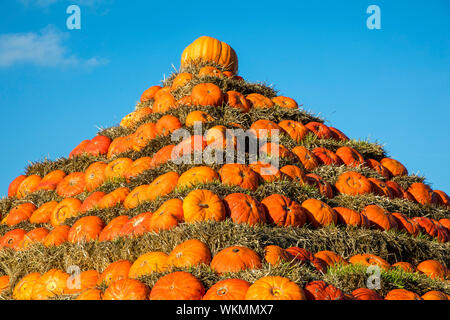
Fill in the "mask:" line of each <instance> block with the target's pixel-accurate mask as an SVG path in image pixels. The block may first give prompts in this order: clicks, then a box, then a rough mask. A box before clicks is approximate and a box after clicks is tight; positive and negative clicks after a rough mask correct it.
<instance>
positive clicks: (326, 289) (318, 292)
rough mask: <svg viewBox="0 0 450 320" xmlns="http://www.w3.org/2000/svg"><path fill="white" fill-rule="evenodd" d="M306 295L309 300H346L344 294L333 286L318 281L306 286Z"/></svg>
mask: <svg viewBox="0 0 450 320" xmlns="http://www.w3.org/2000/svg"><path fill="white" fill-rule="evenodd" d="M305 295H306V298H307V299H308V300H344V299H345V296H344V293H343V292H342V291H341V290H340V289H338V288H336V287H335V286H333V285H331V284H327V283H325V282H324V281H321V280H317V281H312V282H309V283H307V284H306V286H305Z"/></svg>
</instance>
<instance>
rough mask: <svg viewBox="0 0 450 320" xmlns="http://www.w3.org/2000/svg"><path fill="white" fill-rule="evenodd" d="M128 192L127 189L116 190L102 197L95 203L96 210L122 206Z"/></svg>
mask: <svg viewBox="0 0 450 320" xmlns="http://www.w3.org/2000/svg"><path fill="white" fill-rule="evenodd" d="M129 193H130V190H129V189H128V188H127V187H122V188H118V189H116V190H114V191H112V192H110V193H108V194H107V195H105V196H103V197H102V198H101V200H100V201H99V202H98V203H97V206H98V208H100V209H106V208H112V207H114V206H117V205H120V204H122V203H123V202H124V201H125V199H126V198H127V196H128V194H129Z"/></svg>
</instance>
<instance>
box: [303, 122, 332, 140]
mask: <svg viewBox="0 0 450 320" xmlns="http://www.w3.org/2000/svg"><path fill="white" fill-rule="evenodd" d="M305 127H307V128H308V129H309V131H311V132H313V133H314V134H315V135H316V136H317V138H319V139H332V138H333V132H332V131H331V130H330V129H328V127H327V126H326V125H324V124H323V123H320V122H315V121H312V122H308V123H307V124H306V125H305Z"/></svg>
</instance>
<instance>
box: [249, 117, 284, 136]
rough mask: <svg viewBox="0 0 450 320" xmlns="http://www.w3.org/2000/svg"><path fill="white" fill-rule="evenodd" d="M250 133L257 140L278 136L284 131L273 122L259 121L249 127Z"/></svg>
mask: <svg viewBox="0 0 450 320" xmlns="http://www.w3.org/2000/svg"><path fill="white" fill-rule="evenodd" d="M250 132H251V133H252V134H253V135H254V136H255V137H256V138H258V139H263V138H267V137H272V136H273V135H279V134H281V133H283V132H284V130H283V129H282V128H281V127H280V126H279V125H278V124H276V123H275V122H273V121H270V120H265V119H260V120H257V121H255V122H253V124H252V125H251V126H250Z"/></svg>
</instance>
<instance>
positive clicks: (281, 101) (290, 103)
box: [272, 96, 298, 109]
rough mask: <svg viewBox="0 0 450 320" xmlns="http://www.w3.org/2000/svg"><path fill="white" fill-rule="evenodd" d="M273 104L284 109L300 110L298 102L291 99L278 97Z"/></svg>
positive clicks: (273, 99) (273, 100)
mask: <svg viewBox="0 0 450 320" xmlns="http://www.w3.org/2000/svg"><path fill="white" fill-rule="evenodd" d="M272 102H273V103H275V104H276V105H278V106H280V107H283V108H288V109H297V108H298V104H297V101H295V100H294V99H292V98H289V97H284V96H278V97H275V98H272Z"/></svg>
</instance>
